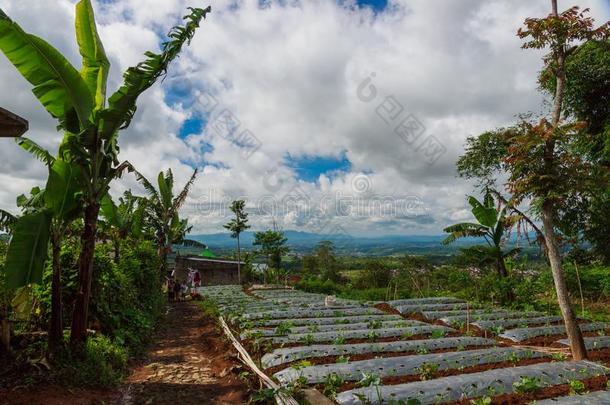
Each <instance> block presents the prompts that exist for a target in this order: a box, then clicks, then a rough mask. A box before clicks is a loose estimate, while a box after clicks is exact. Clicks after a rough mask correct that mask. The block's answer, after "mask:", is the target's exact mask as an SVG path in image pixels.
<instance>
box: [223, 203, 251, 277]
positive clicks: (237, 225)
mask: <svg viewBox="0 0 610 405" xmlns="http://www.w3.org/2000/svg"><path fill="white" fill-rule="evenodd" d="M245 206H246V202H245V201H244V200H235V201H233V202H232V203H231V211H232V212H233V214H235V218H232V219H231V220H230V221H229V222H228V223H226V224H225V225H224V227H225V229H228V230H229V231H231V237H232V238H235V239H237V273H238V274H237V277H238V281H239V282H240V283H241V281H242V279H241V246H240V244H239V235H240V234H241V233H242V232H243V231H245V230H246V229H249V228H250V225H248V213H247V212H245Z"/></svg>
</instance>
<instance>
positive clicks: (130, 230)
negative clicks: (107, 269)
mask: <svg viewBox="0 0 610 405" xmlns="http://www.w3.org/2000/svg"><path fill="white" fill-rule="evenodd" d="M145 208H146V199H145V198H142V197H136V196H134V195H133V194H132V193H131V191H129V190H127V191H125V193H124V194H123V196H122V197H119V204H118V205H116V204H115V203H114V201H112V198H111V197H110V195H109V194H107V195H106V196H105V197H104V198H103V199H102V204H101V212H102V215H103V217H104V222H103V223H102V228H103V230H102V233H103V234H105V235H107V236H108V237H109V238H110V240H111V241H112V246H113V249H114V261H115V262H117V263H118V262H119V260H120V258H121V250H120V246H121V244H120V241H121V240H123V239H125V238H127V237H132V238H134V239H137V238H139V237H140V236H141V235H142V227H143V221H144V210H145Z"/></svg>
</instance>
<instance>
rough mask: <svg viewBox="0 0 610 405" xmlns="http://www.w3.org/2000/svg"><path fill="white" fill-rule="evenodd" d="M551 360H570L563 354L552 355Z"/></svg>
mask: <svg viewBox="0 0 610 405" xmlns="http://www.w3.org/2000/svg"><path fill="white" fill-rule="evenodd" d="M551 358H552V359H553V361H565V360H566V359H567V358H568V356H566V355H565V354H563V353H561V352H557V353H553V354H551Z"/></svg>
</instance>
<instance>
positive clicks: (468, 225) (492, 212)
mask: <svg viewBox="0 0 610 405" xmlns="http://www.w3.org/2000/svg"><path fill="white" fill-rule="evenodd" d="M468 203H469V204H470V206H471V207H472V210H471V211H472V214H473V215H474V217H475V218H476V220H477V221H478V223H472V222H463V223H460V224H455V225H451V226H448V227H447V228H445V229H444V232H447V233H449V236H447V237H446V238H445V239H444V240H443V241H442V243H443V244H444V245H448V244H450V243H452V242H455V241H456V240H457V239H460V238H468V237H478V238H481V237H482V238H484V239H485V241H486V242H487V246H484V245H482V246H477V250H478V251H479V252H480V253H481V254H482V255H484V256H486V258H490V259H492V260H493V261H494V262H495V265H496V270H497V272H498V275H499V276H500V277H508V271H507V270H506V264H505V262H504V259H505V258H506V257H510V256H513V255H514V254H515V253H517V252H518V251H519V249H518V248H514V249H511V250H509V251H507V252H504V250H503V243H504V234H505V231H506V230H507V229H509V228H510V227H511V226H512V224H513V218H512V217H507V216H506V208H507V207H506V206H505V207H504V208H502V210H500V211H498V209H496V207H495V203H494V199H493V197H492V195H491V193H486V194H485V197H484V199H483V202H480V201H479V200H477V199H476V198H474V197H472V196H469V197H468Z"/></svg>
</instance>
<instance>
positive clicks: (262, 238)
mask: <svg viewBox="0 0 610 405" xmlns="http://www.w3.org/2000/svg"><path fill="white" fill-rule="evenodd" d="M286 242H288V238H286V236H285V235H284V232H282V231H277V230H271V229H268V230H266V231H262V232H256V233H255V234H254V242H253V245H254V246H260V250H259V252H260V253H261V254H262V255H264V256H265V257H266V258H267V265H268V266H269V267H271V268H273V269H275V270H279V269H280V268H281V266H282V256H284V255H285V254H286V253H288V252H289V251H290V248H289V247H288V246H286Z"/></svg>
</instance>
